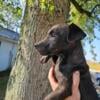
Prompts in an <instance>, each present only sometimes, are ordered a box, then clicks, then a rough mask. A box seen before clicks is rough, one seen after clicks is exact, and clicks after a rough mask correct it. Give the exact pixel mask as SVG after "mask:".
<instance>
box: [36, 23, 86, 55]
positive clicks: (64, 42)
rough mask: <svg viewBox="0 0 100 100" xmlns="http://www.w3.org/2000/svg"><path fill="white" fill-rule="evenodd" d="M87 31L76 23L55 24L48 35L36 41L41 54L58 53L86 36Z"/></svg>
mask: <svg viewBox="0 0 100 100" xmlns="http://www.w3.org/2000/svg"><path fill="white" fill-rule="evenodd" d="M85 36H86V35H85V33H84V32H83V31H82V30H81V29H80V28H79V27H78V26H76V25H75V24H71V25H69V26H68V25H66V24H58V25H54V26H53V27H52V28H51V29H50V30H49V31H48V35H47V37H46V38H45V39H44V40H42V41H40V42H38V43H36V44H35V47H36V49H37V50H38V51H39V53H40V54H41V55H51V56H52V55H57V54H59V53H61V52H63V51H64V50H67V49H69V48H70V46H69V45H71V43H75V42H76V41H79V40H81V39H83V38H84V37H85Z"/></svg>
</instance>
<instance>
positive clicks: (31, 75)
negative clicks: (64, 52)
mask: <svg viewBox="0 0 100 100" xmlns="http://www.w3.org/2000/svg"><path fill="white" fill-rule="evenodd" d="M77 1H79V0H77ZM77 1H75V0H26V9H25V15H24V19H23V21H22V27H21V36H20V41H19V47H18V53H17V57H16V62H15V64H14V66H13V69H12V71H11V74H10V77H9V81H8V85H7V91H6V97H5V100H42V99H43V98H44V97H45V96H46V95H47V94H48V93H49V92H50V91H51V89H50V86H49V83H48V80H47V75H48V70H49V68H50V62H49V63H48V64H45V65H41V64H40V62H39V58H40V57H39V55H38V53H37V52H36V50H35V48H34V43H35V42H37V41H39V40H40V39H42V38H43V37H45V35H46V33H47V31H48V29H49V28H50V27H51V26H52V25H54V24H57V23H65V22H69V20H68V19H69V16H70V15H69V12H70V3H72V4H73V5H74V6H75V8H76V9H77V10H78V11H79V13H81V14H83V15H86V16H88V17H91V16H92V12H89V11H87V10H85V9H84V8H82V7H81V6H80V4H78V3H77ZM83 1H84V2H87V1H86V0H83ZM94 9H95V8H94ZM73 11H74V10H73ZM73 11H71V13H73ZM74 15H75V14H74ZM71 20H73V18H72V19H71Z"/></svg>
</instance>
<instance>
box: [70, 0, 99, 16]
mask: <svg viewBox="0 0 100 100" xmlns="http://www.w3.org/2000/svg"><path fill="white" fill-rule="evenodd" d="M70 1H71V3H72V4H73V5H74V6H75V8H76V9H77V10H78V11H79V12H80V13H83V14H86V15H87V16H88V17H92V13H94V10H95V8H97V7H98V6H100V4H96V5H95V6H94V7H93V9H92V10H91V11H87V10H85V9H83V8H82V7H81V6H80V5H79V4H78V2H77V1H76V0H70Z"/></svg>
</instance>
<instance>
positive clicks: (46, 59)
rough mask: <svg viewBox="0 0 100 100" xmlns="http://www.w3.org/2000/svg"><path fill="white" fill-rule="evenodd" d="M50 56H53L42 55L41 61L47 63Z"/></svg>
mask: <svg viewBox="0 0 100 100" xmlns="http://www.w3.org/2000/svg"><path fill="white" fill-rule="evenodd" d="M50 57H51V56H48V55H47V56H42V57H41V59H40V62H41V63H42V64H44V63H47V62H48V60H49V59H50Z"/></svg>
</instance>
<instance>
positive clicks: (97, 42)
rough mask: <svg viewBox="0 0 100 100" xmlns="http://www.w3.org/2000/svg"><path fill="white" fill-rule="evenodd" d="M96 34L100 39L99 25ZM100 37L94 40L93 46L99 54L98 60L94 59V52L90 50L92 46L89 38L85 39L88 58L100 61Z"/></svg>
mask: <svg viewBox="0 0 100 100" xmlns="http://www.w3.org/2000/svg"><path fill="white" fill-rule="evenodd" d="M94 34H95V35H96V36H97V37H98V38H99V39H100V31H99V29H98V28H97V27H96V28H95V29H94ZM99 39H96V38H95V39H94V40H93V42H92V44H93V46H95V48H94V52H95V53H96V54H97V56H96V60H93V58H92V57H93V54H92V53H91V52H90V50H91V48H90V44H89V42H88V40H86V39H84V40H83V41H84V42H85V46H84V49H85V51H86V55H85V57H86V59H87V60H90V61H96V62H100V40H99Z"/></svg>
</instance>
